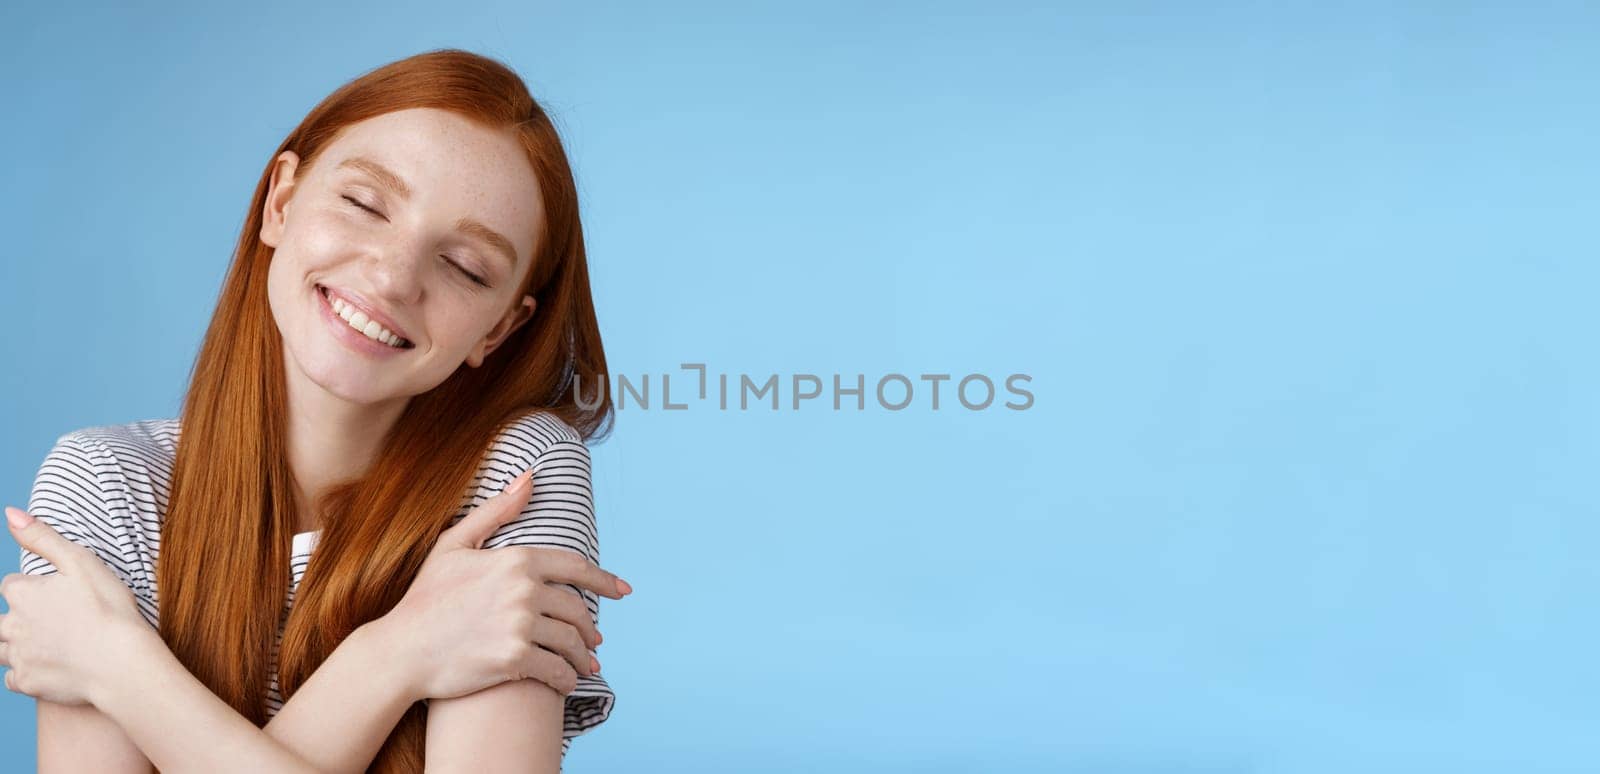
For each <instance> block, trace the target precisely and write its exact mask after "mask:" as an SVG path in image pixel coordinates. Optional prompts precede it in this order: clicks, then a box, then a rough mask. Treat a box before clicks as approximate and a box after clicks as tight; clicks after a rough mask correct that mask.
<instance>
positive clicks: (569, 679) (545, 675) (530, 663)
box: [518, 648, 578, 696]
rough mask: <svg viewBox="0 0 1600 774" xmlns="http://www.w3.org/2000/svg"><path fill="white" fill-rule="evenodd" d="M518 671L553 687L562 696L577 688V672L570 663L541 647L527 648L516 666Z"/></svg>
mask: <svg viewBox="0 0 1600 774" xmlns="http://www.w3.org/2000/svg"><path fill="white" fill-rule="evenodd" d="M518 671H520V672H521V673H522V674H523V675H524V676H526V677H527V678H530V679H533V680H538V681H539V682H541V683H544V684H545V685H548V686H550V687H551V688H554V689H555V692H556V693H559V694H561V695H562V696H566V695H567V694H570V693H572V692H573V691H575V690H577V688H578V673H577V671H575V670H574V669H573V668H572V664H569V663H567V660H566V659H564V658H562V657H561V656H560V655H558V654H555V653H551V652H550V651H548V650H545V649H543V648H529V649H528V653H527V655H526V656H524V657H523V660H522V663H521V664H520V665H519V666H518Z"/></svg>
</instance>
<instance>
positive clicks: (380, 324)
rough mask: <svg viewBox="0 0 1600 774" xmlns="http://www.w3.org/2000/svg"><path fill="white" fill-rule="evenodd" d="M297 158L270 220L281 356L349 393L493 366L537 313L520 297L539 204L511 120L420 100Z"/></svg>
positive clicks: (271, 292) (366, 393) (422, 388)
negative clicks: (307, 158) (488, 123)
mask: <svg viewBox="0 0 1600 774" xmlns="http://www.w3.org/2000/svg"><path fill="white" fill-rule="evenodd" d="M299 162H300V159H299V158H298V157H297V156H296V155H295V154H294V153H293V152H292V151H285V152H283V153H282V154H280V155H279V156H278V158H277V160H276V161H275V164H274V166H273V170H272V175H271V181H270V184H269V185H270V187H269V190H268V194H267V201H266V208H265V213H264V221H263V223H262V226H261V241H262V242H265V243H266V244H267V245H269V246H271V247H273V248H274V252H273V256H272V261H271V265H270V268H269V270H268V275H267V295H268V298H269V301H270V304H271V307H272V316H273V319H274V320H275V321H276V322H277V326H278V331H279V333H280V334H282V336H283V342H284V348H285V350H286V352H285V354H286V362H285V365H286V367H289V368H296V367H297V368H298V369H299V370H300V372H301V373H302V374H303V375H304V376H305V377H308V378H309V379H310V380H311V381H313V382H315V383H316V384H318V385H320V386H321V387H322V388H323V389H325V390H327V391H328V392H330V393H332V394H334V395H337V396H339V397H340V398H343V399H344V400H348V401H351V402H354V403H362V404H370V403H377V402H380V401H387V400H392V399H395V398H408V397H410V396H413V395H418V394H421V393H424V392H427V391H428V390H430V389H432V388H433V387H435V386H437V385H438V384H439V383H441V382H443V381H444V380H445V379H446V378H448V377H449V376H450V374H452V373H454V372H455V370H456V368H458V367H460V365H461V364H462V363H466V364H467V365H469V366H472V367H477V366H478V365H480V364H482V362H483V360H484V358H485V357H486V356H487V355H488V354H489V353H490V352H492V351H493V350H494V349H495V347H497V346H499V344H500V343H501V342H502V341H504V340H505V337H506V336H507V335H509V334H510V333H511V332H512V331H513V330H515V329H516V328H517V326H520V325H522V324H523V323H524V322H526V321H527V319H528V318H529V317H530V316H531V315H532V314H533V312H534V300H533V298H532V297H531V296H527V295H522V296H521V297H520V298H515V297H514V294H516V293H517V291H518V286H519V285H520V284H521V280H522V278H523V277H524V276H525V275H526V274H527V273H528V267H529V264H530V262H531V261H532V259H533V248H534V244H533V242H534V235H535V234H536V233H537V231H538V229H539V228H540V226H541V223H542V220H543V218H544V213H543V207H542V204H541V202H540V198H539V188H538V183H537V181H536V180H535V178H534V175H533V168H532V167H531V166H530V165H529V163H528V158H527V155H526V153H524V151H523V149H522V146H521V144H520V143H519V142H518V141H517V140H516V137H515V135H514V134H513V133H512V131H511V130H509V129H507V130H504V131H495V130H490V129H486V128H484V127H481V126H478V125H476V124H474V123H472V122H470V121H468V120H467V119H465V118H462V117H460V116H458V115H456V114H454V113H450V112H447V111H443V110H435V109H432V108H413V109H408V110H400V111H395V112H391V113H386V114H383V115H380V116H376V117H374V118H370V119H367V120H365V121H362V122H360V123H356V124H352V125H350V126H347V127H345V129H344V130H343V131H342V132H341V133H340V134H339V135H338V136H337V137H336V138H335V139H334V140H333V141H332V142H330V143H329V144H327V145H325V146H324V147H323V149H322V151H321V153H320V155H319V156H318V158H317V162H316V164H315V167H314V168H313V169H310V170H306V169H304V168H303V167H300V165H299ZM369 210H370V211H369ZM469 274H470V275H472V276H468V275H469ZM347 305H348V306H347ZM340 312H343V315H342V316H341V314H340ZM358 315H359V316H358ZM345 318H350V320H347V319H345ZM374 320H376V323H374V322H373V321H374ZM352 321H353V322H354V323H356V324H358V325H360V326H361V327H362V330H361V331H358V330H357V329H356V328H355V327H353V326H352V324H351V322H352ZM396 336H398V337H400V338H401V339H404V341H401V342H399V343H400V346H398V347H396V346H394V343H395V338H394V337H396ZM373 337H377V339H382V340H375V339H374V338H373ZM384 340H386V341H384Z"/></svg>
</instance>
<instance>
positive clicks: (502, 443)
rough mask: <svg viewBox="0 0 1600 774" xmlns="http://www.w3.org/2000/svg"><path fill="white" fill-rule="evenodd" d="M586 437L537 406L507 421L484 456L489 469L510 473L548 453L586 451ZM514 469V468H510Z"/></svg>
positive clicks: (484, 465)
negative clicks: (584, 442) (584, 441)
mask: <svg viewBox="0 0 1600 774" xmlns="http://www.w3.org/2000/svg"><path fill="white" fill-rule="evenodd" d="M587 448H588V447H586V446H584V444H583V436H582V435H580V434H579V433H578V431H577V430H576V429H574V428H573V427H572V425H570V424H567V422H566V421H564V420H562V419H561V418H560V417H558V416H556V415H555V414H552V413H550V412H549V411H547V410H545V409H535V410H531V411H528V412H526V413H523V414H520V415H518V416H517V417H516V418H514V419H512V420H511V421H509V422H507V423H505V424H504V425H503V426H501V428H500V432H498V433H497V434H496V435H495V438H494V442H493V443H491V444H490V445H489V451H488V453H487V454H486V455H484V459H483V464H482V467H483V468H485V469H486V470H488V469H492V470H502V469H503V470H508V471H510V475H511V476H515V475H516V474H517V473H521V472H522V470H523V469H524V468H523V467H518V466H526V465H527V464H531V463H533V462H535V461H537V460H539V459H540V458H542V457H544V456H545V455H546V454H547V453H549V452H552V451H560V452H563V453H573V452H577V453H585V452H587ZM512 468H515V470H511V469H512Z"/></svg>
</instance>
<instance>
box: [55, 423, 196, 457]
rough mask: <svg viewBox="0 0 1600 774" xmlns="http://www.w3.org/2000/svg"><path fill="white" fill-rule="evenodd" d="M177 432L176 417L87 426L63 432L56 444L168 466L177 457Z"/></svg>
mask: <svg viewBox="0 0 1600 774" xmlns="http://www.w3.org/2000/svg"><path fill="white" fill-rule="evenodd" d="M180 430H181V428H180V426H179V421H178V418H177V417H168V418H162V419H140V420H136V421H133V422H124V423H122V424H114V425H90V426H88V427H80V428H78V429H77V430H72V431H70V432H67V433H63V434H62V435H60V436H58V437H57V438H56V445H58V446H69V447H76V448H80V449H88V450H93V451H100V452H102V453H106V454H112V455H123V454H127V455H133V456H135V457H138V458H141V459H145V460H148V461H152V462H164V463H166V464H168V465H169V466H170V464H171V461H172V459H173V458H175V457H176V456H177V452H178V436H179V434H180Z"/></svg>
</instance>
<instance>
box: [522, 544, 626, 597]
mask: <svg viewBox="0 0 1600 774" xmlns="http://www.w3.org/2000/svg"><path fill="white" fill-rule="evenodd" d="M550 550H552V552H553V553H552V555H551V556H550V557H549V559H548V560H546V561H541V562H540V566H542V567H543V568H544V571H545V573H544V580H559V581H565V582H567V583H571V584H573V585H575V586H582V587H584V588H586V589H588V590H590V591H593V592H594V593H596V594H599V595H600V596H602V597H606V598H608V599H622V597H623V595H624V594H627V593H629V592H631V591H633V588H632V587H630V586H628V585H627V582H626V581H624V580H623V579H621V578H618V577H617V576H615V575H613V574H611V573H609V572H607V571H605V570H602V569H600V565H598V564H595V563H594V562H591V561H589V559H588V557H585V556H584V555H582V554H579V553H577V552H575V551H565V550H561V549H550Z"/></svg>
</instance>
